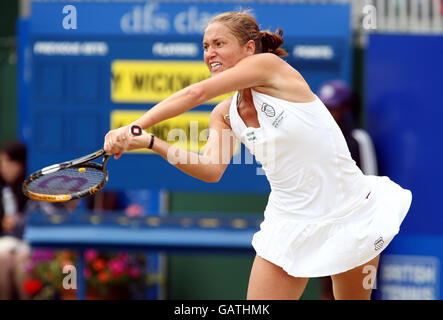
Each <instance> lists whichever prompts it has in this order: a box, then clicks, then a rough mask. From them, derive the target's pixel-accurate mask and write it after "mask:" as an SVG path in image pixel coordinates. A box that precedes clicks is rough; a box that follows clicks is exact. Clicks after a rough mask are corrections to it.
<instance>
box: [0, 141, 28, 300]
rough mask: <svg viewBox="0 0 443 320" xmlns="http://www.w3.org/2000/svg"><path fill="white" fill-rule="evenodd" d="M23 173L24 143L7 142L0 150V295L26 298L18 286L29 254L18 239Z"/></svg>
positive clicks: (21, 224)
mask: <svg viewBox="0 0 443 320" xmlns="http://www.w3.org/2000/svg"><path fill="white" fill-rule="evenodd" d="M25 176H26V147H25V146H24V145H23V144H21V143H20V142H16V141H13V142H8V143H6V144H5V145H4V146H3V147H2V148H1V150H0V222H1V223H0V234H1V237H0V299H3V300H4V299H12V298H14V297H16V296H18V298H20V299H26V298H27V295H26V293H25V292H24V290H23V289H22V285H21V284H22V282H23V280H24V277H25V271H24V263H25V261H26V260H27V258H28V257H29V255H30V248H29V246H28V245H27V244H26V243H25V242H24V241H23V240H22V237H23V230H24V225H25V212H26V210H25V206H26V202H27V198H26V197H25V196H24V195H23V192H22V184H23V181H24V180H25Z"/></svg>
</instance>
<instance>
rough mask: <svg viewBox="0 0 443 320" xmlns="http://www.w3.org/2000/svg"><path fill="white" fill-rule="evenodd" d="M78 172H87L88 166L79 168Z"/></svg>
mask: <svg viewBox="0 0 443 320" xmlns="http://www.w3.org/2000/svg"><path fill="white" fill-rule="evenodd" d="M78 172H81V173H83V172H86V168H78Z"/></svg>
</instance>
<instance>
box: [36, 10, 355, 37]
mask: <svg viewBox="0 0 443 320" xmlns="http://www.w3.org/2000/svg"><path fill="white" fill-rule="evenodd" d="M248 9H250V10H252V11H251V14H253V15H254V16H255V17H256V19H257V21H258V23H259V24H260V26H261V28H262V29H270V30H272V31H274V30H275V29H276V28H282V29H283V31H284V32H285V34H286V35H288V36H308V37H324V36H325V35H327V36H336V37H342V36H347V35H350V32H351V31H350V30H351V28H350V20H351V19H350V16H349V12H350V9H349V4H321V5H312V4H296V5H291V4H283V3H272V4H271V3H251V4H247V5H244V4H242V3H241V2H238V3H198V4H197V3H195V4H192V3H191V4H190V3H170V2H166V3H165V2H151V1H147V2H145V3H143V2H121V3H118V2H117V3H115V2H113V3H107V2H105V3H101V2H98V3H93V2H81V3H77V2H74V3H72V2H68V1H60V2H56V3H46V2H32V7H31V12H32V16H31V17H30V26H31V30H32V32H33V33H34V34H64V35H88V36H91V35H109V34H112V35H118V34H120V35H156V36H159V35H202V34H203V31H204V28H205V26H206V24H207V22H208V21H209V20H210V19H211V18H212V17H213V16H215V15H217V14H219V13H222V12H225V11H243V10H248ZM98 17H100V18H98ZM74 19H75V20H76V21H75V22H76V23H73V22H74ZM74 27H75V28H74Z"/></svg>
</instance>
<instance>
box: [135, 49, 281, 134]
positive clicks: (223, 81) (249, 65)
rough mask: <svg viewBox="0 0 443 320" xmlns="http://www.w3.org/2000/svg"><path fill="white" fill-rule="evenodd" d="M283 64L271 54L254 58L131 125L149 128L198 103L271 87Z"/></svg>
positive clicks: (180, 93)
mask: <svg viewBox="0 0 443 320" xmlns="http://www.w3.org/2000/svg"><path fill="white" fill-rule="evenodd" d="M282 66H283V61H282V60H281V58H279V57H277V56H276V55H274V54H271V53H263V54H254V55H251V56H248V57H246V58H244V59H242V60H240V61H239V62H238V63H237V64H236V65H235V66H234V67H232V68H230V69H228V70H226V71H223V72H221V73H220V74H217V75H216V76H214V77H211V78H209V79H206V80H203V81H200V82H198V83H195V84H193V85H190V86H188V87H186V88H184V89H182V90H180V91H178V92H176V93H174V94H173V95H171V96H169V97H168V98H166V99H165V100H163V101H162V102H160V103H158V104H157V105H155V106H154V107H153V108H151V109H150V110H148V111H147V112H146V113H145V114H144V115H143V116H142V117H141V118H140V119H138V120H136V121H135V122H134V123H133V124H136V125H139V126H140V127H142V128H144V129H145V128H149V127H151V126H153V125H154V124H156V123H158V122H160V121H163V120H165V119H169V118H172V117H175V116H177V115H180V114H182V113H183V112H185V111H187V110H189V109H192V108H194V107H196V106H198V105H201V104H202V103H204V102H206V101H208V100H211V99H212V98H215V97H218V96H220V95H222V94H225V93H229V92H232V91H236V90H240V89H244V88H251V87H258V86H261V87H275V86H276V81H277V79H276V77H277V72H275V71H277V70H278V69H279V68H282Z"/></svg>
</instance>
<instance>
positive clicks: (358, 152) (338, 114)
mask: <svg viewBox="0 0 443 320" xmlns="http://www.w3.org/2000/svg"><path fill="white" fill-rule="evenodd" d="M318 97H319V98H320V100H322V101H323V103H324V104H325V106H326V107H327V108H328V110H329V111H330V112H331V114H332V116H333V117H334V119H335V121H336V122H337V124H338V125H339V127H340V129H341V131H342V132H343V135H344V137H345V139H346V143H347V144H348V147H349V151H350V153H351V157H352V159H353V160H354V161H355V162H356V164H357V166H358V167H359V168H360V170H362V172H363V173H364V174H366V175H377V174H378V169H377V158H376V155H375V152H374V147H373V143H372V140H371V137H370V136H369V134H368V133H367V132H366V131H365V130H364V129H361V128H356V126H355V124H354V120H353V111H355V109H354V108H356V106H357V105H358V99H357V97H356V95H355V94H354V93H353V92H352V91H351V89H350V88H349V87H348V85H347V84H346V83H344V82H343V81H341V80H331V81H328V82H325V83H324V84H323V85H321V86H320V88H319V90H318ZM320 284H321V291H322V292H321V295H322V299H323V300H333V299H334V297H333V294H332V281H331V279H330V277H323V278H321V281H320Z"/></svg>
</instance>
